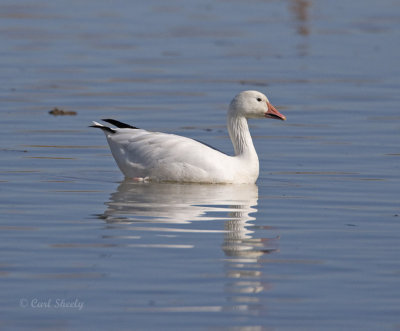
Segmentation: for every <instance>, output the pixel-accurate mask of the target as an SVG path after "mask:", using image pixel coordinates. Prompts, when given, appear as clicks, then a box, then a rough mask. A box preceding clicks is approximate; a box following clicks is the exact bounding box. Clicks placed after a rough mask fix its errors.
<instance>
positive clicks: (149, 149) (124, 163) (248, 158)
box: [92, 91, 286, 184]
mask: <svg viewBox="0 0 400 331" xmlns="http://www.w3.org/2000/svg"><path fill="white" fill-rule="evenodd" d="M263 117H266V118H275V119H280V120H285V119H286V117H285V116H284V115H282V114H281V113H280V112H279V111H277V110H276V108H275V107H274V106H272V105H271V103H270V102H269V100H268V98H267V97H266V96H265V95H264V94H262V93H260V92H257V91H243V92H241V93H239V94H238V95H236V96H235V97H234V98H233V100H232V102H231V103H230V106H229V110H228V119H227V125H228V131H229V136H230V138H231V140H232V144H233V147H234V149H235V156H230V155H227V154H225V153H222V152H220V151H218V150H216V149H214V148H213V147H210V146H208V145H206V144H204V143H202V142H199V141H197V140H194V139H190V138H186V137H182V136H178V135H175V134H168V133H160V132H150V131H146V130H142V129H138V128H136V127H133V126H130V125H128V124H125V123H121V122H119V121H116V120H112V119H105V120H104V121H105V122H108V123H110V124H112V125H115V126H116V127H117V128H110V127H107V126H104V125H102V124H100V123H97V122H93V125H92V127H95V128H100V129H102V130H103V132H104V133H105V135H106V137H107V141H108V144H109V145H110V149H111V152H112V155H113V156H114V159H115V161H116V162H117V164H118V166H119V168H120V169H121V171H122V172H123V174H124V175H125V176H126V177H128V178H133V179H135V180H137V181H147V180H154V181H172V182H195V183H235V184H241V183H243V184H244V183H246V184H252V183H255V182H256V180H257V178H258V173H259V163H258V156H257V152H256V150H255V148H254V145H253V141H252V139H251V136H250V132H249V127H248V124H247V119H248V118H263Z"/></svg>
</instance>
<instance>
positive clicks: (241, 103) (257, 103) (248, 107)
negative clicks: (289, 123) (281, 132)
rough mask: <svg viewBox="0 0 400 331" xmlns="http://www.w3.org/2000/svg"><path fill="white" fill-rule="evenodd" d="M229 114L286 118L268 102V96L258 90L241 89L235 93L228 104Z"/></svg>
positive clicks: (248, 116)
mask: <svg viewBox="0 0 400 331" xmlns="http://www.w3.org/2000/svg"><path fill="white" fill-rule="evenodd" d="M229 115H230V116H235V117H237V116H243V117H245V118H262V117H266V118H273V119H279V120H282V121H284V120H286V117H285V116H284V115H282V114H281V113H280V112H279V111H278V110H277V109H276V108H275V107H274V106H273V105H272V104H271V103H270V102H269V100H268V98H267V97H266V96H265V95H264V94H263V93H261V92H258V91H243V92H240V93H239V94H238V95H236V96H235V97H234V98H233V100H232V102H231V104H230V106H229Z"/></svg>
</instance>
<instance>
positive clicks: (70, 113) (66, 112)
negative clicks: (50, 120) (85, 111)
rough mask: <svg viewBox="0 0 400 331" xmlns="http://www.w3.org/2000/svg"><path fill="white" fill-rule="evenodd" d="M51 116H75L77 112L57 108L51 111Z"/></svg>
mask: <svg viewBox="0 0 400 331" xmlns="http://www.w3.org/2000/svg"><path fill="white" fill-rule="evenodd" d="M49 114H50V115H54V116H59V115H60V116H66V115H67V116H75V115H76V114H77V112H76V111H73V110H62V109H58V108H57V107H55V108H54V109H53V110H50V111H49Z"/></svg>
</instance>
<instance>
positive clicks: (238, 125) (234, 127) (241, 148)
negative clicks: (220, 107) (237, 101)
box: [228, 116, 257, 157]
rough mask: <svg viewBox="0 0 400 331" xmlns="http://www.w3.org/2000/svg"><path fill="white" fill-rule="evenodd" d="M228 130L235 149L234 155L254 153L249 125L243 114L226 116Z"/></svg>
mask: <svg viewBox="0 0 400 331" xmlns="http://www.w3.org/2000/svg"><path fill="white" fill-rule="evenodd" d="M228 131H229V136H230V138H231V140H232V144H233V147H234V150H235V155H237V156H240V155H253V156H254V155H255V156H256V157H257V153H256V151H255V148H254V145H253V140H252V139H251V135H250V131H249V125H248V123H247V119H246V118H245V117H244V116H228Z"/></svg>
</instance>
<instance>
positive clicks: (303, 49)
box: [289, 0, 312, 56]
mask: <svg viewBox="0 0 400 331" xmlns="http://www.w3.org/2000/svg"><path fill="white" fill-rule="evenodd" d="M311 4H312V2H311V0H291V1H290V3H289V10H290V12H291V13H292V15H293V18H294V21H295V23H296V28H297V33H298V34H299V35H300V36H303V37H307V36H308V35H309V34H310V33H311V30H310V26H309V24H310V22H309V20H310V17H309V16H310V15H309V10H310V7H311ZM297 48H298V50H299V55H300V56H306V55H308V49H309V45H308V40H306V39H303V40H302V41H301V43H300V44H298V45H297Z"/></svg>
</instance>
